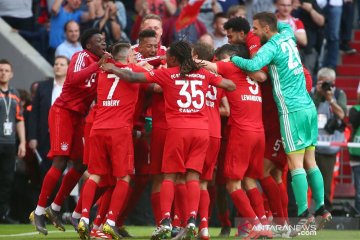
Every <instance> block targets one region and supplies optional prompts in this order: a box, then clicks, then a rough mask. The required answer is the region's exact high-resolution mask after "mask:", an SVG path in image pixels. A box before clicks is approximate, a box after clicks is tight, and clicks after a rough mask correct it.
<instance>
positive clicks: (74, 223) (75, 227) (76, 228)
mask: <svg viewBox="0 0 360 240" xmlns="http://www.w3.org/2000/svg"><path fill="white" fill-rule="evenodd" d="M69 221H70V223H71V225H72V226H73V227H74V230H75V232H77V231H78V225H79V219H77V218H74V217H73V216H70V217H69Z"/></svg>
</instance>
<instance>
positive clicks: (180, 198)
mask: <svg viewBox="0 0 360 240" xmlns="http://www.w3.org/2000/svg"><path fill="white" fill-rule="evenodd" d="M187 193H188V191H187V187H186V185H185V184H183V183H179V184H175V199H174V221H173V223H174V224H173V225H174V226H177V227H185V226H186V223H187V219H188V199H187Z"/></svg>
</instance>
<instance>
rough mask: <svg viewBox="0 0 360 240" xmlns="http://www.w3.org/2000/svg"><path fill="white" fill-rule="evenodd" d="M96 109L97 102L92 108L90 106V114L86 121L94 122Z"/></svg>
mask: <svg viewBox="0 0 360 240" xmlns="http://www.w3.org/2000/svg"><path fill="white" fill-rule="evenodd" d="M96 109H97V104H95V105H94V106H93V107H92V108H90V111H89V113H88V115H87V116H86V118H85V123H91V124H92V123H93V122H94V118H95V114H96Z"/></svg>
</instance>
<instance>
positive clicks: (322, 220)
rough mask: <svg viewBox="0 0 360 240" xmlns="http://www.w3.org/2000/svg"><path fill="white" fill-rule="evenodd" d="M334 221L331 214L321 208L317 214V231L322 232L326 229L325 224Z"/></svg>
mask: <svg viewBox="0 0 360 240" xmlns="http://www.w3.org/2000/svg"><path fill="white" fill-rule="evenodd" d="M331 219H332V216H331V213H330V212H329V211H328V210H326V209H325V208H324V206H321V207H320V208H319V209H318V210H317V211H316V212H315V224H316V231H318V230H321V229H323V228H324V227H325V224H326V223H328V222H330V221H331Z"/></svg>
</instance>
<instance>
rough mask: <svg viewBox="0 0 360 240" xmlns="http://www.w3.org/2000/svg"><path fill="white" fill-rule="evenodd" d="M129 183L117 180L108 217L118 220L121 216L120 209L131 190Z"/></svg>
mask: <svg viewBox="0 0 360 240" xmlns="http://www.w3.org/2000/svg"><path fill="white" fill-rule="evenodd" d="M129 187H130V186H129V183H128V182H125V181H123V180H117V182H116V186H115V189H114V192H113V194H112V196H111V202H110V207H109V212H108V217H107V219H109V220H112V221H114V222H115V221H116V219H117V217H118V216H119V213H120V210H122V209H123V208H124V204H126V196H127V193H128V191H129Z"/></svg>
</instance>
